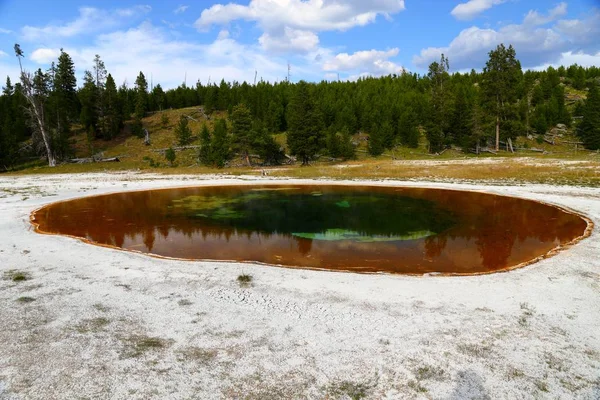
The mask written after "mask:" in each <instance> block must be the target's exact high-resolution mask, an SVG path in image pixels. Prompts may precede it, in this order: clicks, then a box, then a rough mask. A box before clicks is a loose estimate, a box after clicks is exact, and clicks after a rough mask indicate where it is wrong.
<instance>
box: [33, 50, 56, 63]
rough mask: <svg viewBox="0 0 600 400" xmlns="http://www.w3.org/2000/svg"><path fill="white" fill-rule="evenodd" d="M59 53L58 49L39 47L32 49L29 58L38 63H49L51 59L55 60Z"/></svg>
mask: <svg viewBox="0 0 600 400" xmlns="http://www.w3.org/2000/svg"><path fill="white" fill-rule="evenodd" d="M59 55H60V50H59V49H47V48H39V49H36V50H34V51H33V53H31V56H30V57H29V58H31V60H33V61H35V62H36V63H38V64H50V63H51V62H52V61H56V59H57V58H58V56H59Z"/></svg>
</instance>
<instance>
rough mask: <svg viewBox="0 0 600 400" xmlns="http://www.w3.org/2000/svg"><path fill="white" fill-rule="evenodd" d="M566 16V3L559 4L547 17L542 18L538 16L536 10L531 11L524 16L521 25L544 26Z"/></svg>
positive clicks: (542, 16)
mask: <svg viewBox="0 0 600 400" xmlns="http://www.w3.org/2000/svg"><path fill="white" fill-rule="evenodd" d="M566 14H567V3H564V2H563V3H560V4H559V5H557V6H556V7H554V8H553V9H551V10H550V11H549V12H548V15H546V16H544V15H542V14H539V13H538V12H537V10H531V11H529V12H528V13H527V15H526V16H525V19H524V20H523V24H525V25H545V24H548V23H550V22H553V21H555V20H557V19H558V18H560V17H562V16H564V15H566Z"/></svg>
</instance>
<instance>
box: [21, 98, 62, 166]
mask: <svg viewBox="0 0 600 400" xmlns="http://www.w3.org/2000/svg"><path fill="white" fill-rule="evenodd" d="M26 97H27V100H29V103H30V104H31V111H32V112H33V114H34V116H35V119H36V120H37V124H38V128H39V129H40V133H41V135H42V140H43V141H44V146H45V147H46V155H47V156H48V165H49V166H50V167H56V158H55V157H54V152H53V151H52V145H51V144H50V137H49V135H48V132H47V131H46V126H45V125H44V117H43V114H42V111H41V110H40V109H38V106H39V105H38V104H36V103H35V101H34V99H33V98H32V97H29V96H26Z"/></svg>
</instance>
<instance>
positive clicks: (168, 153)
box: [165, 147, 177, 167]
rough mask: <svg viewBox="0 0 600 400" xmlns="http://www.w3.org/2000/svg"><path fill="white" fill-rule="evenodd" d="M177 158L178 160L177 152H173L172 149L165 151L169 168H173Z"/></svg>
mask: <svg viewBox="0 0 600 400" xmlns="http://www.w3.org/2000/svg"><path fill="white" fill-rule="evenodd" d="M175 158H177V155H176V154H175V150H173V148H172V147H169V148H168V149H167V151H165V159H166V160H167V162H168V163H169V166H171V167H172V166H173V163H174V162H175Z"/></svg>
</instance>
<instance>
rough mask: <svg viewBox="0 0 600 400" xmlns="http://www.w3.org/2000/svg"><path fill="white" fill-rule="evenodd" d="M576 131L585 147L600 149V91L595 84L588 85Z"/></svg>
mask: <svg viewBox="0 0 600 400" xmlns="http://www.w3.org/2000/svg"><path fill="white" fill-rule="evenodd" d="M578 133H579V137H581V140H582V141H583V144H584V146H585V147H586V148H588V149H590V150H599V149H600V92H599V90H598V86H597V85H596V84H592V85H591V86H590V90H589V92H588V96H587V100H586V101H585V108H584V111H583V120H582V121H581V124H580V126H579V129H578Z"/></svg>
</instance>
